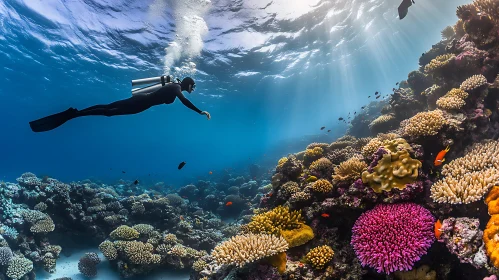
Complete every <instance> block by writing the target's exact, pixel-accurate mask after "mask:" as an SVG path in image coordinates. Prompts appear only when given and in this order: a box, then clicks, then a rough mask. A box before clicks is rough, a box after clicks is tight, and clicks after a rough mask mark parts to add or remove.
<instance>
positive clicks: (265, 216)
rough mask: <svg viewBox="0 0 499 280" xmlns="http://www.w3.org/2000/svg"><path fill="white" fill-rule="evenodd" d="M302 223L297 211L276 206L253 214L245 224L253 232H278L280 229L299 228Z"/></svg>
mask: <svg viewBox="0 0 499 280" xmlns="http://www.w3.org/2000/svg"><path fill="white" fill-rule="evenodd" d="M301 224H303V222H302V217H301V214H300V212H299V211H289V208H287V207H283V206H278V207H276V208H274V209H272V210H270V211H267V212H265V213H262V214H258V215H256V216H253V218H252V219H251V222H250V223H249V224H248V225H247V227H248V230H249V231H251V232H253V233H270V234H279V233H280V231H281V230H290V229H296V228H299V227H300V226H301Z"/></svg>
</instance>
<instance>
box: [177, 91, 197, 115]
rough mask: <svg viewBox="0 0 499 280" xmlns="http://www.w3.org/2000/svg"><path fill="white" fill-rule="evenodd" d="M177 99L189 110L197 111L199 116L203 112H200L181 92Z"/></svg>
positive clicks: (178, 93)
mask: <svg viewBox="0 0 499 280" xmlns="http://www.w3.org/2000/svg"><path fill="white" fill-rule="evenodd" d="M177 97H178V99H180V101H181V102H182V104H184V105H185V106H186V107H187V108H189V109H191V110H193V111H195V112H196V113H198V114H201V113H202V111H201V110H199V109H198V108H197V107H196V106H194V104H192V102H191V101H189V99H187V98H186V97H185V96H184V94H183V93H182V92H181V91H178V92H177Z"/></svg>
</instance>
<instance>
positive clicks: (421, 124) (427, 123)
mask: <svg viewBox="0 0 499 280" xmlns="http://www.w3.org/2000/svg"><path fill="white" fill-rule="evenodd" d="M444 124H446V120H445V118H444V115H443V112H442V111H440V110H434V111H428V112H419V113H417V114H416V115H415V116H413V117H412V118H410V119H409V121H408V123H407V125H406V126H405V128H404V133H405V134H407V135H409V136H429V135H436V134H437V133H438V132H439V131H440V129H441V128H442V127H443V126H444Z"/></svg>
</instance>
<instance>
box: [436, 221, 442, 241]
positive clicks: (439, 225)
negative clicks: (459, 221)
mask: <svg viewBox="0 0 499 280" xmlns="http://www.w3.org/2000/svg"><path fill="white" fill-rule="evenodd" d="M441 227H442V222H440V220H437V222H436V223H435V237H436V238H437V239H440V235H441V234H442V231H440V228H441Z"/></svg>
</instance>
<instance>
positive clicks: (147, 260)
mask: <svg viewBox="0 0 499 280" xmlns="http://www.w3.org/2000/svg"><path fill="white" fill-rule="evenodd" d="M153 250H154V248H153V246H152V245H151V244H149V243H143V242H140V241H129V242H127V243H126V245H125V248H124V252H125V254H126V256H127V257H128V259H129V260H130V262H131V263H133V264H152V263H155V264H157V263H159V262H160V260H161V257H160V256H159V255H156V254H153V253H152V252H153Z"/></svg>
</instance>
